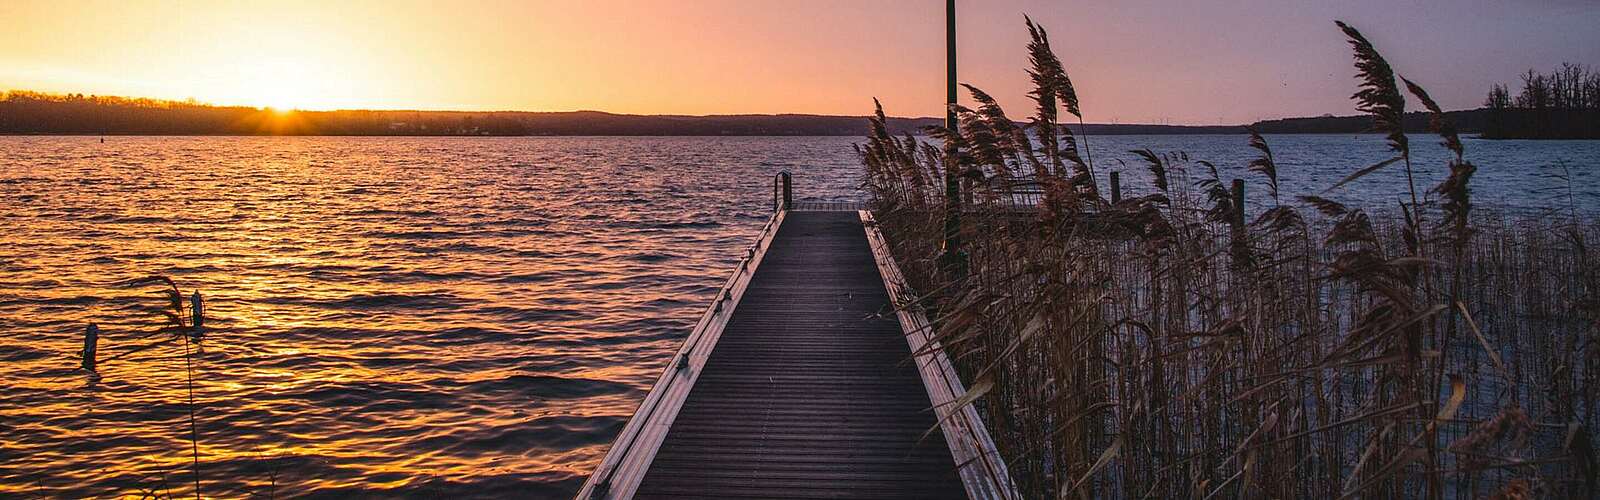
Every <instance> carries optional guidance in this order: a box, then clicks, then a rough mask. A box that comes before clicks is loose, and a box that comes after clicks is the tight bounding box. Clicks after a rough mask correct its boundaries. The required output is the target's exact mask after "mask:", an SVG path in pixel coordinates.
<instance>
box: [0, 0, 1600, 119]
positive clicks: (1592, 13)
mask: <svg viewBox="0 0 1600 500" xmlns="http://www.w3.org/2000/svg"><path fill="white" fill-rule="evenodd" d="M958 3H959V11H960V16H961V19H960V25H959V29H960V31H961V33H960V35H959V37H958V38H959V42H960V57H961V66H960V69H961V78H962V81H964V82H967V83H972V84H975V85H977V86H979V87H982V88H984V89H985V90H987V91H989V92H990V93H991V94H994V95H996V96H997V97H999V98H1000V99H1001V102H1002V104H1004V105H1006V107H1007V109H1008V110H1009V112H1010V113H1011V114H1013V115H1015V116H1019V117H1020V116H1025V115H1026V114H1027V113H1028V112H1029V103H1028V101H1027V99H1026V96H1025V94H1026V92H1027V76H1026V74H1025V73H1024V69H1025V65H1026V62H1027V57H1026V54H1025V53H1024V50H1023V47H1024V45H1025V43H1026V41H1027V34H1026V32H1025V30H1024V29H1023V26H1022V15H1023V14H1024V13H1027V14H1029V15H1031V16H1033V18H1034V19H1035V20H1037V21H1039V22H1040V23H1042V24H1043V25H1045V26H1046V27H1047V28H1049V29H1050V31H1051V35H1052V40H1053V42H1054V45H1055V49H1056V52H1057V54H1058V55H1060V57H1061V59H1062V60H1063V61H1064V62H1065V63H1066V65H1067V69H1068V71H1069V72H1070V74H1071V76H1072V78H1073V80H1074V81H1075V82H1076V83H1077V86H1078V92H1079V95H1080V97H1081V98H1082V100H1083V109H1084V112H1085V115H1086V117H1087V118H1088V120H1089V121H1093V122H1121V123H1132V122H1142V123H1186V124H1209V123H1243V122H1249V121H1253V120H1257V119H1263V118H1274V117H1284V116H1306V115H1320V114H1323V113H1336V114H1348V113H1351V112H1353V111H1352V108H1351V105H1350V102H1349V100H1348V96H1349V94H1350V93H1351V92H1352V91H1353V90H1354V85H1355V82H1354V80H1353V79H1352V78H1351V76H1352V75H1353V70H1352V68H1351V66H1350V60H1349V50H1348V47H1347V46H1346V45H1345V44H1344V42H1343V40H1342V39H1341V37H1340V34H1339V32H1338V30H1337V29H1335V28H1334V26H1333V20H1334V19H1343V20H1346V21H1348V22H1350V23H1352V24H1354V25H1355V26H1356V27H1358V28H1360V29H1362V30H1363V31H1364V32H1366V33H1367V35H1368V36H1369V37H1370V38H1371V39H1372V40H1373V41H1374V42H1375V43H1376V44H1377V45H1378V48H1379V49H1380V50H1382V51H1383V52H1384V53H1385V54H1386V55H1387V56H1389V58H1390V60H1391V61H1392V62H1393V63H1394V65H1395V67H1396V69H1397V70H1398V71H1400V72H1401V73H1402V74H1404V75H1406V76H1408V77H1411V78H1412V79H1413V80H1416V81H1417V82H1419V83H1421V84H1422V85H1424V86H1426V87H1427V88H1428V89H1429V90H1430V91H1431V92H1432V93H1433V94H1434V96H1435V97H1436V98H1438V99H1439V101H1440V102H1441V103H1442V104H1443V105H1444V106H1445V107H1446V108H1452V109H1455V108H1470V107H1476V106H1477V105H1478V103H1479V102H1480V101H1481V100H1482V95H1483V93H1484V92H1485V91H1486V90H1487V88H1488V86H1489V85H1490V84H1491V83H1495V82H1506V83H1512V82H1514V81H1515V79H1516V74H1517V73H1519V72H1520V71H1522V70H1525V69H1528V68H1530V67H1531V68H1539V69H1541V70H1543V69H1548V68H1550V67H1552V66H1555V65H1557V64H1559V63H1560V62H1562V61H1573V62H1579V63H1586V64H1596V63H1600V29H1597V28H1600V2H1594V1H1590V0H1548V1H1533V0H1503V1H1489V0H1455V1H1445V0H1432V1H1420V0H1417V1H1377V0H1351V1H1338V2H1329V1H1321V2H1318V1H1296V0H1279V1H1267V0H1259V1H1257V0H1213V1H1187V2H1185V1H1154V0H1125V1H1109V0H1093V1H1090V0H1082V1H1066V0H1001V1H983V2H979V1H973V0H962V1H960V2H958ZM943 15H944V14H943V2H941V1H938V0H915V1H913V0H894V1H891V0H849V1H847V0H814V1H804V2H802V1H793V0H789V1H779V0H686V1H675V2H667V1H646V0H637V1H621V0H590V1H564V0H563V1H526V2H511V1H504V2H498V1H483V2H473V1H468V2H451V3H445V2H438V3H431V2H405V1H402V2H378V1H366V0H359V1H341V2H314V1H292V2H205V1H182V2H178V1H127V2H60V1H31V0H9V1H5V2H0V23H4V25H5V28H6V30H7V31H9V32H10V33H8V35H7V36H5V37H0V89H32V90H44V91H52V92H82V93H100V94H116V95H133V96H149V97H158V98H169V99H184V98H191V97H192V98H196V99H200V100H202V101H208V102H214V103H219V104H246V105H254V106H269V105H270V106H280V107H300V108H306V109H332V108H406V109H469V110H529V111H560V110H577V109H598V110H605V111H612V112H619V113H647V114H654V113H671V114H725V113H819V114H854V115H859V114H865V113H867V112H868V111H870V109H871V102H872V101H871V98H872V97H878V98H881V99H882V100H883V102H884V104H885V106H886V108H887V109H888V111H889V112H890V114H894V115H903V116H904V115H922V116H934V115H940V114H941V113H942V111H941V109H942V108H941V103H942V101H943V98H944V94H943V92H944V90H943V89H944V87H943V77H944V73H943V71H944V59H943V57H944V54H943V50H944V45H943V36H944V33H943Z"/></svg>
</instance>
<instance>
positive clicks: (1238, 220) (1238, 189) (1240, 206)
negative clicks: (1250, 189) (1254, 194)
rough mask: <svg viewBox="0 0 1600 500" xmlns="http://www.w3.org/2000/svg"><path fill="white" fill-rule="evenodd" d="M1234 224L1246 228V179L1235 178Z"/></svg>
mask: <svg viewBox="0 0 1600 500" xmlns="http://www.w3.org/2000/svg"><path fill="white" fill-rule="evenodd" d="M1233 217H1234V220H1233V225H1234V227H1236V228H1238V229H1240V230H1243V229H1244V179H1234V180H1233Z"/></svg>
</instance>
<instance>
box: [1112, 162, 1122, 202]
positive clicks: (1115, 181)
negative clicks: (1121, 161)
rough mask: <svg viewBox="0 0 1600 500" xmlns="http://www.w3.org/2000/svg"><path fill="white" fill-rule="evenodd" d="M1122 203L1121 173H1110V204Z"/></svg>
mask: <svg viewBox="0 0 1600 500" xmlns="http://www.w3.org/2000/svg"><path fill="white" fill-rule="evenodd" d="M1118 203H1122V172H1118V171H1116V170H1112V171H1111V204H1112V205H1115V204H1118Z"/></svg>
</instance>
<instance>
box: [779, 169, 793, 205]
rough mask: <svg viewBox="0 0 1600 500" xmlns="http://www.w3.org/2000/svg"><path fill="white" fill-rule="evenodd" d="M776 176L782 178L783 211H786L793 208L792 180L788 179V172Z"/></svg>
mask: <svg viewBox="0 0 1600 500" xmlns="http://www.w3.org/2000/svg"><path fill="white" fill-rule="evenodd" d="M778 175H779V176H781V177H783V209H784V210H788V209H790V208H793V207H794V186H793V180H792V179H790V178H789V173H788V172H783V173H781V174H778Z"/></svg>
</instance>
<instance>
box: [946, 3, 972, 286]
mask: <svg viewBox="0 0 1600 500" xmlns="http://www.w3.org/2000/svg"><path fill="white" fill-rule="evenodd" d="M944 36H945V45H944V49H945V77H946V78H945V114H944V126H945V129H947V130H948V131H949V133H950V138H949V139H948V140H947V141H946V142H945V148H944V153H945V155H944V255H942V256H941V260H943V261H944V262H943V264H944V266H943V267H944V268H945V270H946V271H949V272H952V273H953V274H955V275H957V276H959V275H960V274H963V271H964V270H965V269H964V268H965V267H966V266H965V264H966V262H964V261H965V260H966V259H965V258H964V256H963V255H962V254H961V176H960V175H959V174H960V172H959V170H960V162H959V161H957V156H958V155H960V153H961V151H960V149H959V148H957V147H956V142H955V137H956V135H957V128H956V110H955V104H956V0H945V2H944Z"/></svg>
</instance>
